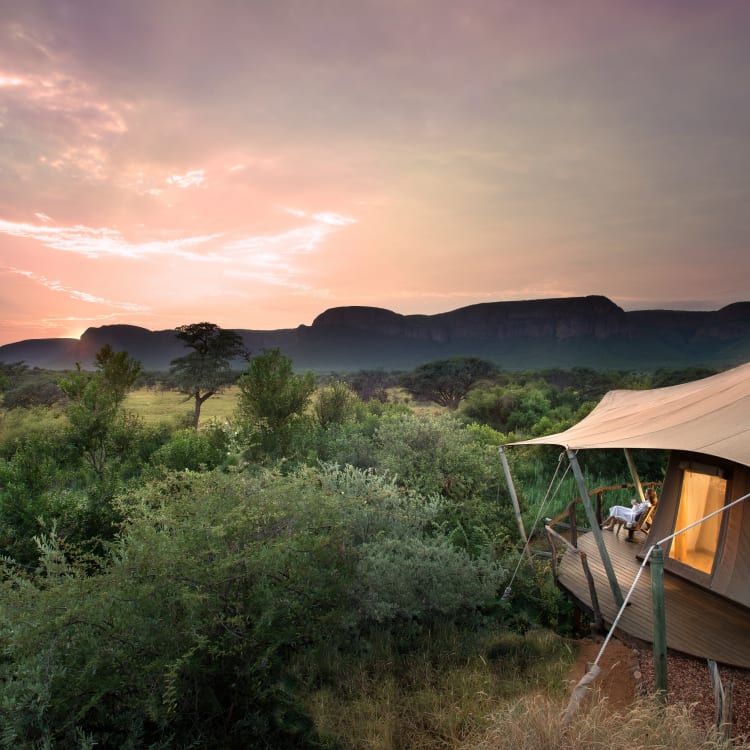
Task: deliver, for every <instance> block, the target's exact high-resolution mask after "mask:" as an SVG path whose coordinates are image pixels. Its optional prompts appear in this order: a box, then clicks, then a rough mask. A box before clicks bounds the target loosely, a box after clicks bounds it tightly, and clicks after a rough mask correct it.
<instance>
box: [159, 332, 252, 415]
mask: <svg viewBox="0 0 750 750" xmlns="http://www.w3.org/2000/svg"><path fill="white" fill-rule="evenodd" d="M175 335H176V336H177V338H178V339H180V341H182V342H183V343H184V344H185V346H186V347H188V348H190V349H192V351H191V352H189V353H188V354H186V355H184V356H183V357H176V358H175V359H173V360H172V362H171V367H170V372H171V373H172V374H173V375H174V376H175V382H176V384H177V388H178V389H179V391H180V392H181V393H184V394H185V395H187V396H189V397H190V398H192V399H193V404H194V406H193V427H195V428H197V427H198V422H199V421H200V418H201V407H202V406H203V404H204V403H205V401H207V400H208V399H209V398H211V396H215V395H216V394H217V393H220V392H221V391H222V390H223V389H224V388H225V387H226V386H227V385H229V384H230V383H231V382H232V381H233V380H234V377H235V376H234V373H233V372H232V368H231V366H230V363H231V361H232V360H233V359H235V358H236V357H239V356H247V352H246V350H245V347H244V343H243V341H242V337H241V336H240V335H239V334H238V333H235V332H234V331H228V330H225V329H223V328H219V326H217V325H216V324H215V323H205V322H204V323H191V324H190V325H184V326H178V327H177V328H175Z"/></svg>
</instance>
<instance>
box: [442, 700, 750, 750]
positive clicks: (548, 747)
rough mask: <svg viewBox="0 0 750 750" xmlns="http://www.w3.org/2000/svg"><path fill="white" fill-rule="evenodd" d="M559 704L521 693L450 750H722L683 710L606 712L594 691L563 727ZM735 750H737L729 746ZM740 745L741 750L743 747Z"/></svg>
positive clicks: (640, 706)
mask: <svg viewBox="0 0 750 750" xmlns="http://www.w3.org/2000/svg"><path fill="white" fill-rule="evenodd" d="M564 709H565V701H561V700H557V699H552V698H549V697H548V696H544V695H541V696H540V695H524V696H522V697H521V698H519V699H518V700H516V701H509V702H508V703H506V704H505V705H504V706H503V707H501V708H500V709H499V710H498V711H496V712H495V713H494V714H493V715H492V716H491V717H490V718H489V720H488V723H489V727H488V728H487V730H486V731H484V732H483V733H482V734H480V735H477V736H475V737H472V738H471V739H470V740H469V741H467V742H466V743H463V744H461V745H458V746H456V750H622V748H629V750H728V748H729V745H728V744H727V742H726V741H725V740H722V738H721V737H719V736H718V734H716V733H714V732H713V731H709V732H708V733H707V732H706V730H705V729H704V728H702V727H701V726H700V725H699V724H698V723H697V722H696V721H695V720H694V719H693V718H692V716H691V715H690V710H689V707H688V706H685V705H669V706H666V707H663V706H661V705H660V704H659V703H657V702H656V701H655V700H654V699H653V698H649V697H647V698H642V699H640V700H638V701H635V702H634V703H633V704H632V705H631V706H629V707H628V708H627V709H624V710H617V711H615V710H612V709H611V708H610V707H609V706H608V704H607V702H606V700H605V699H602V698H601V696H600V694H599V693H598V692H597V691H596V690H595V691H594V692H593V693H592V695H591V696H590V697H589V699H588V701H587V704H586V705H585V706H584V708H582V709H581V710H580V711H579V712H578V714H577V715H576V716H575V717H574V719H573V722H572V723H571V725H570V726H569V727H567V728H565V727H564V726H563V724H562V721H561V716H562V713H563V711H564ZM732 747H734V748H735V749H737V748H739V747H740V746H739V745H737V744H735V745H733V746H732ZM745 747H746V746H745Z"/></svg>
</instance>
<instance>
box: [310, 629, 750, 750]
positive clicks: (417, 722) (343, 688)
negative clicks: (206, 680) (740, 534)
mask: <svg viewBox="0 0 750 750" xmlns="http://www.w3.org/2000/svg"><path fill="white" fill-rule="evenodd" d="M574 656H575V648H574V646H573V644H571V643H570V642H568V641H566V640H564V639H562V638H559V637H557V636H555V635H554V634H552V633H550V632H548V631H531V632H529V633H527V634H526V635H519V634H517V633H505V634H501V635H498V636H496V637H494V638H493V639H491V640H490V641H485V642H484V643H483V645H482V647H481V648H479V649H476V650H474V651H473V652H471V653H467V651H466V648H465V646H462V645H461V644H460V642H459V641H458V640H455V641H453V642H451V641H450V638H448V639H446V637H445V636H443V637H440V638H438V639H436V641H435V642H434V643H430V644H427V647H426V648H425V649H424V650H422V651H420V652H419V653H413V654H409V655H406V656H405V655H399V654H397V653H394V652H393V651H392V650H391V649H389V648H388V646H387V643H386V642H384V643H381V644H380V646H378V647H376V648H375V651H374V652H372V653H371V654H370V657H369V658H366V659H362V660H360V662H359V663H358V664H356V665H353V664H352V663H344V662H342V661H337V657H335V656H334V655H330V657H329V658H330V663H329V668H330V673H329V675H328V678H327V679H325V680H323V684H322V685H319V686H318V687H316V688H315V689H311V690H310V691H309V692H308V694H307V700H306V703H307V707H308V710H309V712H310V714H311V715H312V717H313V720H314V722H315V725H316V728H317V729H318V730H319V731H320V732H321V733H322V734H323V735H324V736H326V737H329V738H331V739H332V741H333V742H334V743H335V746H336V747H337V748H340V750H438V749H441V750H448V749H450V750H623V749H624V748H625V749H627V750H728V748H729V746H728V745H727V744H726V741H723V740H722V739H721V738H720V737H719V736H718V734H716V733H714V732H713V731H712V730H707V729H706V728H705V726H703V725H702V724H701V723H699V722H698V721H697V720H696V719H694V718H693V717H692V716H691V714H690V709H689V707H688V706H684V705H671V704H670V705H668V706H666V707H663V706H662V705H661V704H659V703H657V702H656V701H655V700H654V699H653V698H648V697H647V698H642V699H639V700H637V701H635V702H633V703H632V704H631V705H630V706H627V707H625V708H619V707H614V706H611V705H609V703H608V702H607V700H606V698H604V697H603V696H602V694H601V693H600V691H599V689H598V688H595V689H593V690H592V691H591V692H590V694H589V696H588V697H587V699H586V700H585V701H584V703H583V706H582V707H581V708H580V709H579V711H578V713H577V714H576V715H575V717H574V719H573V722H572V723H571V725H570V726H569V727H567V728H565V727H564V726H563V722H562V718H563V714H564V712H565V707H566V705H567V703H568V700H569V698H570V690H571V688H572V684H573V683H572V681H571V680H570V679H569V677H570V670H571V665H572V661H573V658H574ZM732 747H733V748H734V750H739V748H746V749H747V748H748V747H750V746H748V745H742V744H738V741H735V744H734V745H732Z"/></svg>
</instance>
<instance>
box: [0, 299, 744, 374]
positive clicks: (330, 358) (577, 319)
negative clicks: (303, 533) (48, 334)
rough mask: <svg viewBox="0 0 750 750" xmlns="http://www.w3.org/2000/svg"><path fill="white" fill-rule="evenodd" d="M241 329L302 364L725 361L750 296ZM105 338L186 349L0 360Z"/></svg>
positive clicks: (563, 304) (251, 340)
mask: <svg viewBox="0 0 750 750" xmlns="http://www.w3.org/2000/svg"><path fill="white" fill-rule="evenodd" d="M195 322H197V320H196V321H195ZM235 330H236V331H237V333H239V334H240V335H241V336H242V337H243V339H244V341H245V346H246V347H247V348H248V349H249V350H250V351H252V352H253V353H260V352H261V351H262V350H263V349H268V348H272V347H278V348H279V349H281V350H282V351H283V352H284V353H285V354H286V355H287V356H289V357H290V358H291V359H292V361H293V362H294V366H295V368H296V369H298V370H307V369H309V370H315V371H318V372H348V371H354V370H362V369H384V370H410V369H413V368H414V367H416V366H418V365H420V364H422V363H424V362H428V361H430V360H435V359H445V358H448V357H453V356H477V357H482V358H484V359H488V360H491V361H493V362H495V363H496V364H498V365H499V366H500V367H502V368H504V369H508V370H525V369H532V370H536V369H543V368H549V367H561V368H571V367H592V368H595V369H627V370H654V369H657V368H660V367H669V368H673V367H689V366H704V367H712V368H716V369H725V368H727V367H731V366H734V365H736V364H740V363H743V362H747V361H750V302H737V303H735V304H732V305H728V306H727V307H723V308H721V309H720V310H714V311H705V312H692V311H680V310H638V311H635V312H625V311H624V310H623V309H622V308H620V307H618V306H617V305H616V304H614V302H612V301H611V300H609V299H607V298H606V297H602V296H589V297H567V298H560V299H542V300H528V301H521V302H488V303H484V304H479V305H470V306H468V307H462V308H459V309H457V310H452V311H450V312H445V313H439V314H437V315H400V314H399V313H395V312H392V311H390V310H385V309H382V308H376V307H358V306H355V307H336V308H332V309H329V310H326V311H325V312H323V313H321V314H320V315H319V316H318V317H317V318H316V319H315V320H314V321H313V323H312V325H310V326H304V325H302V326H299V327H298V328H294V329H280V330H271V331H254V330H245V329H235ZM104 344H110V345H111V346H112V347H113V348H114V349H115V350H118V351H119V350H122V349H125V350H127V351H128V352H129V353H130V355H131V356H132V357H135V358H136V359H139V360H141V362H142V363H143V366H144V368H145V369H147V370H167V369H169V363H170V361H171V360H172V359H174V358H175V357H178V356H181V355H182V354H184V353H185V352H186V349H185V348H184V347H183V345H182V343H181V342H180V341H179V340H178V339H177V338H176V337H175V335H174V331H173V330H171V329H169V330H164V331H149V330H147V329H145V328H139V327H137V326H129V325H112V326H102V327H100V328H89V329H88V330H87V331H86V332H85V333H84V334H83V336H81V338H80V340H78V339H31V340H27V341H19V342H17V343H13V344H6V345H5V346H0V361H3V362H18V361H24V362H26V364H27V365H29V366H31V367H42V368H47V369H53V370H63V369H70V368H73V367H75V363H76V362H80V363H81V366H82V367H90V366H91V364H92V362H93V358H94V354H95V352H97V351H98V350H99V349H100V348H101V347H102V346H103V345H104ZM241 364H242V363H238V367H239V366H241ZM243 366H244V365H243Z"/></svg>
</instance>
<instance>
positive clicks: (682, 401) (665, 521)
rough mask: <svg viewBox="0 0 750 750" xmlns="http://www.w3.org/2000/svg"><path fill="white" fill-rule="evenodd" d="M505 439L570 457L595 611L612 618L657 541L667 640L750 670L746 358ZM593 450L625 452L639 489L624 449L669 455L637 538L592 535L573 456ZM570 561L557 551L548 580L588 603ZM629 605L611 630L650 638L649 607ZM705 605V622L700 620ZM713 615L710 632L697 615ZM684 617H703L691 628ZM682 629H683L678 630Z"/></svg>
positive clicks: (749, 392) (617, 395) (618, 396)
mask: <svg viewBox="0 0 750 750" xmlns="http://www.w3.org/2000/svg"><path fill="white" fill-rule="evenodd" d="M514 445H559V446H563V448H564V449H565V451H566V454H567V456H568V458H569V460H570V461H571V462H572V466H573V469H574V474H575V475H576V477H577V481H578V484H579V491H580V492H581V499H582V500H584V501H585V503H586V508H587V515H588V516H589V519H590V521H591V523H590V526H591V529H590V531H589V532H588V533H587V534H584V535H583V536H582V537H581V539H580V542H579V546H580V547H581V548H582V549H588V550H589V557H593V558H595V559H596V561H597V566H599V574H600V575H599V580H598V584H597V586H598V588H599V589H600V590H601V589H604V592H603V595H604V601H603V609H604V610H609V611H610V616H609V618H607V612H606V611H605V619H609V621H610V622H611V621H612V615H611V611H612V606H614V607H618V606H619V605H620V604H621V603H622V599H621V596H622V595H621V591H622V589H623V588H625V587H626V586H628V585H630V582H631V581H632V580H633V571H634V570H635V568H636V567H637V566H638V565H639V560H641V559H642V558H643V556H644V554H645V553H646V550H647V549H648V548H649V546H652V545H654V544H655V543H657V542H659V544H660V546H661V548H662V550H663V555H664V570H665V572H666V573H667V575H668V576H669V580H668V581H666V582H665V589H666V599H667V606H668V623H667V624H668V636H667V637H668V645H669V646H671V647H672V648H675V649H677V650H682V651H685V652H687V653H692V654H694V655H697V656H707V657H709V658H713V659H716V660H717V661H720V662H724V663H730V664H736V665H738V666H745V667H750V635H748V634H750V609H748V608H750V501H745V498H747V497H748V495H749V493H750V364H745V365H742V366H740V367H736V368H734V369H732V370H727V371H725V372H722V373H719V374H717V375H713V376H711V377H708V378H704V379H701V380H697V381H693V382H690V383H685V384H681V385H676V386H670V387H666V388H657V389H653V390H646V391H626V390H617V391H610V392H609V393H607V394H606V395H605V396H604V397H603V398H602V400H601V402H600V403H599V404H598V405H597V406H596V408H595V409H594V410H593V411H592V412H591V413H590V414H589V415H588V416H587V417H586V418H584V419H583V420H582V421H581V422H579V423H578V424H576V425H574V426H573V427H571V428H570V429H568V430H565V431H564V432H560V433H557V434H553V435H547V436H544V437H540V438H534V439H531V440H525V441H520V442H519V443H514ZM604 448H620V449H624V450H625V452H626V456H627V457H628V461H629V464H630V465H631V471H633V478H634V482H635V484H636V486H638V487H639V485H640V480H639V478H638V476H637V470H636V467H634V466H633V465H632V459H630V454H629V451H630V450H631V449H647V450H649V449H650V450H660V451H668V455H669V459H668V465H667V469H666V473H665V476H664V484H663V488H662V492H661V498H660V502H659V503H658V505H657V508H656V510H655V512H654V514H653V522H652V525H651V527H650V529H649V531H648V534H647V536H645V538H644V537H643V536H639V538H638V542H639V543H638V544H628V543H626V542H624V537H623V538H622V539H621V538H619V537H615V535H613V534H610V533H606V532H605V533H602V532H601V530H600V529H599V524H598V522H597V521H598V520H599V519H597V518H595V515H594V513H593V510H592V507H591V504H590V501H589V500H588V497H587V493H585V489H586V488H585V485H583V484H582V483H583V477H582V474H581V473H580V469H579V468H578V465H577V453H578V452H579V451H585V450H588V449H604ZM501 454H502V450H501ZM506 476H509V475H508V472H507V471H506ZM509 481H510V479H509ZM512 494H513V493H512ZM584 495H586V496H585V497H584ZM685 529H687V530H685ZM683 530H684V531H683ZM641 542H642V543H641ZM573 557H574V556H573V555H569V554H567V553H566V555H565V557H564V558H563V560H562V561H561V565H560V574H559V582H560V584H561V585H562V586H563V587H564V588H568V589H569V590H571V592H572V593H574V595H575V596H576V597H577V598H580V599H581V600H583V602H584V604H586V603H587V601H588V604H589V605H590V604H592V602H591V601H590V599H591V597H590V595H589V594H588V593H587V589H586V587H585V586H581V585H580V581H579V580H578V579H579V578H580V576H578V575H576V574H575V573H574V570H576V569H577V568H578V567H580V565H578V563H577V560H576V561H574V559H573ZM613 579H614V581H615V582H613ZM644 585H649V584H648V583H644ZM608 588H609V589H612V590H611V594H610V592H608V591H607V589H608ZM600 593H601V591H600ZM670 596H671V598H672V601H671V604H672V608H673V612H672V617H671V619H672V620H673V622H672V623H671V626H670V622H669V619H670V618H669V606H670ZM680 597H687V598H684V600H680ZM610 600H611V601H610ZM610 604H611V605H612V606H609V605H610ZM644 607H645V608H646V609H647V604H646V603H645V602H644ZM706 607H708V608H709V609H705V608H706ZM637 609H638V608H637V607H636V608H633V610H632V611H630V612H628V614H627V617H625V618H623V620H622V622H621V624H620V627H621V628H622V629H624V630H626V631H629V632H631V633H632V634H633V635H636V636H638V637H642V638H645V640H649V624H648V622H647V621H648V620H649V615H648V612H646V611H642V612H640V613H639V612H638V611H637ZM707 611H710V612H711V613H712V618H705V613H706V612H707ZM717 612H724V613H727V617H728V618H729V619H728V621H727V622H726V623H725V625H726V627H724V628H723V629H722V622H723V621H722V619H721V617H718V620H717V625H716V627H717V628H718V629H719V630H720V632H716V633H713V634H712V633H711V632H709V631H710V630H711V628H710V627H707V626H706V625H705V621H706V620H707V619H711V620H712V621H713V620H716V619H717ZM686 621H688V622H686ZM695 622H698V623H701V622H703V625H699V626H698V627H695V626H694V625H693V624H691V623H695ZM685 630H691V631H694V632H692V635H691V633H685V632H681V631H685ZM670 631H671V634H672V639H671V641H672V642H669V641H670ZM701 631H706V632H705V633H703V632H701ZM732 633H735V634H736V637H737V638H738V639H739V640H741V641H742V642H743V643H741V644H739V646H738V648H734V647H733V646H731V645H728V646H727V648H725V649H723V650H722V649H719V650H718V651H717V649H716V648H715V647H714V646H712V645H711V641H712V640H713V641H715V640H717V639H718V640H726V639H727V637H729V635H731V634H732ZM696 638H697V639H698V640H699V641H701V642H700V643H696V642H695V641H696ZM706 652H710V653H706Z"/></svg>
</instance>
